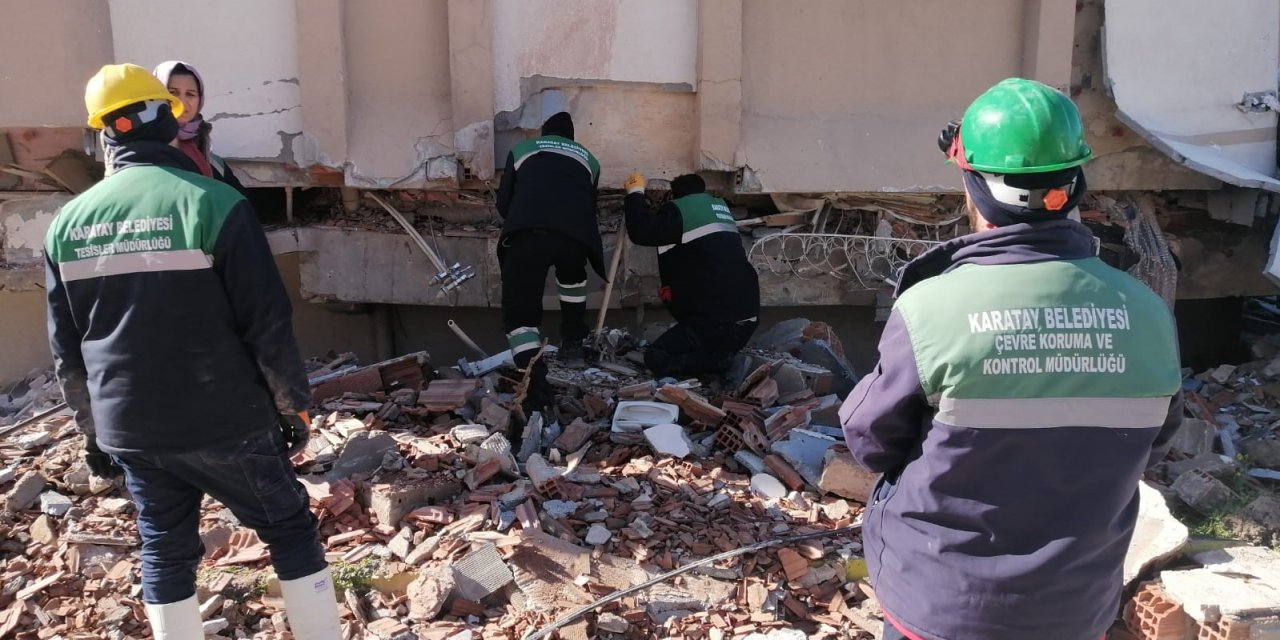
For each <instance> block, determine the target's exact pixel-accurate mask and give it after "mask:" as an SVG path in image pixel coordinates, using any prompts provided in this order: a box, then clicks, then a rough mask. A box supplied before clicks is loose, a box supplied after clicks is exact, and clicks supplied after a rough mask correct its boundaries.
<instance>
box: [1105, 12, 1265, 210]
mask: <svg viewBox="0 0 1280 640" xmlns="http://www.w3.org/2000/svg"><path fill="white" fill-rule="evenodd" d="M1105 13H1106V29H1105V30H1104V32H1103V35H1104V37H1105V39H1106V41H1105V43H1104V46H1103V51H1104V52H1105V54H1106V64H1105V65H1103V68H1104V70H1105V72H1106V75H1107V83H1108V85H1109V86H1110V88H1111V91H1112V93H1113V95H1114V96H1115V100H1116V107H1117V113H1116V115H1117V117H1118V118H1119V119H1120V120H1121V121H1122V122H1124V123H1125V124H1127V125H1129V126H1130V127H1131V128H1133V129H1134V131H1136V132H1137V133H1138V135H1140V136H1142V137H1143V138H1144V139H1146V140H1147V141H1148V142H1150V143H1151V145H1152V146H1153V147H1155V148H1157V149H1159V150H1160V151H1162V152H1164V153H1165V154H1167V155H1169V156H1170V157H1172V158H1173V159H1174V160H1176V161H1178V162H1179V163H1181V164H1185V165H1187V166H1188V167H1190V168H1192V169H1195V170H1196V171H1200V172H1201V173H1205V174H1207V175H1210V176H1212V177H1215V178H1218V179H1219V180H1222V181H1224V182H1227V183H1230V184H1234V185H1238V186H1241V187H1251V188H1255V189H1266V190H1268V191H1280V180H1277V179H1276V163H1275V150H1276V121H1277V120H1276V113H1275V112H1271V111H1261V112H1258V113H1244V112H1242V111H1241V110H1240V109H1237V108H1236V105H1235V104H1233V101H1239V100H1240V99H1241V97H1242V96H1243V95H1244V94H1245V93H1247V92H1254V91H1263V90H1274V89H1275V84H1276V75H1275V74H1276V60H1277V59H1280V30H1277V25H1278V24H1280V4H1277V3H1276V2H1274V1H1273V0H1241V1H1239V2H1232V3H1227V4H1217V3H1205V2H1199V1H1198V0H1107V2H1106V5H1105Z"/></svg>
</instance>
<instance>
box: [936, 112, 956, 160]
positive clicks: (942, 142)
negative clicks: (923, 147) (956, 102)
mask: <svg viewBox="0 0 1280 640" xmlns="http://www.w3.org/2000/svg"><path fill="white" fill-rule="evenodd" d="M959 131H960V121H959V120H952V121H951V122H948V123H947V126H945V127H943V128H942V133H940V134H938V148H939V149H941V150H942V152H943V153H945V154H950V153H951V143H952V141H954V140H955V139H956V133H958V132H959Z"/></svg>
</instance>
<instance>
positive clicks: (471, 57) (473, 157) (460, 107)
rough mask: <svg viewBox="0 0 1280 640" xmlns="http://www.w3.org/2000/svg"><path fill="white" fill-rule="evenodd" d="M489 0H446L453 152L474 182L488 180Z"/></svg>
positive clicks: (490, 147)
mask: <svg viewBox="0 0 1280 640" xmlns="http://www.w3.org/2000/svg"><path fill="white" fill-rule="evenodd" d="M492 10H493V4H492V1H491V0H449V7H448V12H449V84H450V93H449V98H450V100H451V101H452V106H453V122H454V127H455V131H454V134H453V135H454V142H453V146H454V152H455V153H456V154H457V156H458V160H459V161H460V162H461V163H462V165H463V166H464V167H465V168H467V169H469V170H470V171H471V176H472V177H473V178H476V179H479V180H492V179H493V175H494V157H493V155H494V151H493V142H494V138H493V115H494V97H493V25H492V22H491V14H492Z"/></svg>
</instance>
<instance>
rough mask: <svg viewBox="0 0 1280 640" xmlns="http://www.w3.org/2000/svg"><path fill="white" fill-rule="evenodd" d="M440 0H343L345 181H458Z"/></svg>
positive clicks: (376, 184)
mask: <svg viewBox="0 0 1280 640" xmlns="http://www.w3.org/2000/svg"><path fill="white" fill-rule="evenodd" d="M447 5H448V3H447V2H445V0H430V1H424V0H380V1H379V2H377V3H358V4H356V3H348V4H347V6H346V11H345V14H344V15H345V23H344V30H345V36H346V42H347V46H346V55H347V59H346V62H347V79H348V81H347V96H348V100H349V103H348V127H349V128H348V135H349V136H350V137H349V145H350V146H349V148H348V156H347V163H348V166H347V184H349V185H357V186H367V187H379V186H380V187H387V186H396V187H402V188H414V187H419V188H420V187H423V186H427V182H428V181H440V180H444V181H449V182H456V177H457V172H458V168H457V162H456V160H455V159H454V157H453V130H454V127H453V120H452V115H451V103H450V100H449V88H450V85H449V34H448V25H449V21H448V14H447V12H446V10H445V9H446V7H447Z"/></svg>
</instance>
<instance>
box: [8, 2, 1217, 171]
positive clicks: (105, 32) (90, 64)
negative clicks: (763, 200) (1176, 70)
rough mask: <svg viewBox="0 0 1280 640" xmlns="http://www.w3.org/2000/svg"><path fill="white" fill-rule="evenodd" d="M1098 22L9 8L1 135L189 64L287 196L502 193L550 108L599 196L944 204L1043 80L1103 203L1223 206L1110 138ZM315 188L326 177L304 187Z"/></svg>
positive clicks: (929, 10)
mask: <svg viewBox="0 0 1280 640" xmlns="http://www.w3.org/2000/svg"><path fill="white" fill-rule="evenodd" d="M1100 4H1101V3H1100V0H1080V2H1078V3H1067V2H1061V1H1058V2H1055V1H1054V0H973V1H972V2H966V3H942V2H939V1H938V0H901V1H899V2H882V1H878V0H806V1H805V2H780V1H775V0H706V2H704V3H703V4H701V5H699V4H697V3H695V2H693V0H379V1H378V2H360V3H357V2H355V0H224V1H221V2H218V3H214V4H209V3H206V2H201V0H171V2H169V3H167V4H166V5H165V10H164V11H157V10H156V9H155V5H154V4H153V3H152V2H150V0H106V1H94V2H88V1H81V0H45V1H42V2H30V1H28V0H0V9H4V10H5V11H4V13H3V14H0V15H5V16H6V17H7V18H9V19H6V20H3V21H0V59H2V60H5V69H4V72H3V73H0V97H2V98H0V127H31V126H45V125H55V126H63V127H78V126H80V125H81V123H82V122H83V112H82V108H83V107H82V105H83V102H82V95H83V86H84V80H85V79H86V78H87V77H88V76H90V75H91V74H92V73H93V71H94V70H95V69H96V68H97V67H98V66H99V65H101V64H103V63H105V62H109V61H112V60H113V59H118V60H132V61H135V62H139V63H142V64H144V65H152V64H154V63H156V62H158V61H160V60H162V59H166V58H187V59H189V60H190V61H192V62H193V63H195V64H197V65H198V66H199V67H200V68H201V70H202V71H203V72H204V73H205V75H206V76H207V80H208V82H209V85H210V94H209V96H208V106H207V108H206V116H209V117H210V119H211V120H214V121H215V132H214V141H215V148H216V149H217V150H219V151H220V152H222V153H223V154H224V155H226V156H228V157H231V158H233V159H235V158H260V159H261V158H267V159H270V162H265V163H258V164H254V163H247V164H245V165H242V167H241V169H242V170H245V169H247V168H251V167H252V168H253V171H252V173H253V175H254V176H255V177H256V178H258V179H260V180H262V181H265V182H267V183H270V184H286V183H287V184H309V183H313V182H316V181H320V180H321V178H320V177H319V176H324V177H325V178H326V179H331V180H333V181H332V182H325V184H333V183H334V182H340V181H341V180H342V179H345V181H346V183H347V184H350V185H353V186H364V187H398V188H418V187H426V186H431V187H445V188H447V187H452V186H454V185H455V182H454V180H455V176H456V174H457V168H458V162H457V158H456V157H455V153H456V151H455V147H460V148H461V149H462V154H461V155H462V156H463V158H464V161H465V162H467V163H469V166H470V168H471V169H472V172H473V173H475V174H476V175H478V176H480V177H482V178H488V177H489V173H488V171H485V170H482V169H481V170H477V169H478V167H477V166H476V163H485V164H488V163H491V162H492V161H491V160H489V158H488V157H487V156H486V154H485V153H483V149H484V147H486V145H489V144H490V143H491V138H495V137H496V138H502V134H503V132H502V131H498V132H492V131H489V130H487V129H486V127H485V124H486V122H487V120H488V118H489V116H492V115H496V114H499V113H503V114H505V113H507V112H509V111H511V110H513V109H518V108H519V107H520V106H521V105H524V104H527V103H528V101H529V100H530V99H531V97H530V96H531V94H533V93H536V92H537V91H538V90H539V88H548V87H550V88H559V89H561V90H563V91H565V93H566V94H568V99H569V100H570V101H571V102H569V104H570V105H571V106H572V108H574V109H576V110H577V111H578V113H577V114H576V115H577V116H578V120H579V122H580V123H581V124H580V127H579V128H580V130H581V131H583V132H584V136H585V137H586V138H587V139H589V140H590V142H589V145H590V146H592V148H593V150H594V151H596V152H597V155H598V156H600V157H601V160H602V161H603V162H604V165H605V171H604V178H603V180H602V184H603V185H605V186H610V187H616V186H620V184H621V181H622V178H623V177H624V176H625V175H626V173H627V172H629V171H630V170H631V169H641V170H644V171H646V172H648V173H649V174H651V175H654V176H655V177H666V176H669V175H671V174H673V173H676V172H680V171H685V170H688V169H690V168H694V167H695V166H696V167H698V168H704V169H710V170H721V171H732V170H733V169H735V168H736V167H740V166H745V167H746V168H747V171H746V172H745V173H746V174H747V175H746V178H747V179H746V181H745V190H748V191H749V190H753V189H754V190H763V191H774V192H811V191H881V190H883V191H938V190H947V191H950V190H955V189H957V188H958V186H959V182H958V176H957V175H956V173H955V172H954V171H953V170H951V169H949V168H948V167H946V166H945V165H944V164H943V163H942V162H940V155H939V154H937V152H936V150H935V149H934V146H933V139H934V137H935V135H936V132H937V130H938V129H939V128H940V127H941V125H942V124H943V123H945V122H946V121H947V120H949V119H951V118H954V117H956V116H958V115H960V113H961V112H962V111H963V109H964V107H965V105H966V104H967V103H968V102H969V101H970V100H971V99H972V98H973V97H974V96H975V95H977V93H979V92H980V91H982V90H983V89H984V88H986V87H987V86H989V85H990V84H992V83H993V82H995V81H997V80H999V79H1001V78H1003V77H1007V76H1010V75H1030V76H1033V77H1036V78H1037V79H1041V80H1044V81H1046V82H1049V83H1050V84H1053V85H1055V86H1059V87H1063V88H1066V87H1067V86H1068V85H1071V89H1072V90H1073V93H1075V95H1076V97H1077V100H1078V101H1079V102H1080V104H1081V107H1082V111H1083V112H1084V114H1085V116H1086V121H1087V124H1088V128H1089V135H1090V142H1091V143H1093V144H1094V145H1095V147H1096V148H1097V149H1098V151H1099V160H1098V161H1097V162H1095V163H1094V165H1093V166H1092V167H1090V178H1091V180H1092V181H1093V186H1094V187H1095V188H1107V189H1125V188H1127V189H1142V188H1212V187H1213V186H1214V185H1216V182H1214V181H1212V180H1206V179H1204V178H1202V177H1200V176H1198V175H1196V174H1193V173H1191V172H1189V171H1186V170H1183V169H1177V168H1174V165H1173V164H1172V163H1169V162H1167V161H1164V160H1163V156H1161V155H1159V154H1158V153H1157V152H1155V151H1154V150H1152V149H1151V148H1150V147H1149V146H1147V145H1145V144H1142V143H1141V141H1139V140H1136V136H1132V135H1130V134H1128V133H1127V130H1126V129H1125V128H1124V127H1123V126H1121V125H1119V124H1118V122H1116V121H1115V119H1114V117H1113V113H1114V104H1113V103H1112V102H1111V100H1110V99H1109V98H1108V97H1107V96H1106V94H1105V91H1103V90H1102V87H1101V64H1100V59H1099V57H1098V53H1099V52H1098V50H1097V46H1098V40H1097V34H1098V33H1099V31H1100V29H1101V19H1102V16H1101V11H1100V9H1099V5H1100ZM450 7H453V9H454V15H452V16H451V15H450V11H449V9H450ZM460 12H466V13H467V15H465V16H463V15H459V14H460ZM191 14H198V15H200V16H201V17H202V20H203V24H202V27H201V28H199V29H192V28H190V27H189V26H188V25H186V24H184V17H185V16H187V15H191ZM14 16H20V17H17V18H15V17H14ZM451 38H452V39H454V40H456V42H452V43H451ZM485 39H487V41H486V40H485ZM50 43H57V46H50ZM975 43H977V45H975ZM1073 45H1074V48H1075V58H1074V62H1075V64H1074V67H1072V66H1069V65H1070V62H1071V61H1072V60H1073V56H1072V46H1073ZM451 66H452V67H453V68H456V69H457V70H458V72H459V75H461V76H462V77H460V78H454V77H452V74H451ZM486 69H487V70H489V71H487V72H486V71H485V70H486ZM700 74H701V76H702V77H700ZM481 85H483V86H481ZM454 93H457V94H458V95H456V96H455V95H453V94H454ZM15 96H16V97H17V98H16V99H15ZM509 137H510V135H509V132H508V138H509ZM502 144H509V140H508V141H507V142H503V143H502ZM496 160H497V161H498V162H501V161H502V160H503V158H502V157H501V156H499V157H497V158H496ZM313 164H315V165H322V166H323V167H324V168H327V172H326V171H314V172H312V173H311V174H308V173H307V172H306V171H294V170H293V165H297V166H301V167H303V168H306V167H308V166H310V165H313ZM339 175H341V176H343V178H337V176H339Z"/></svg>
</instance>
